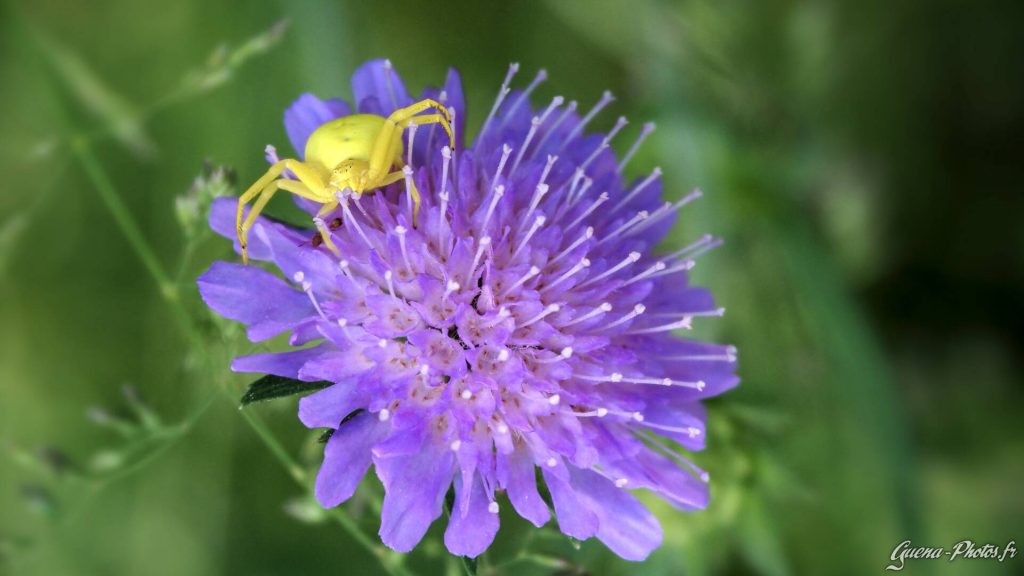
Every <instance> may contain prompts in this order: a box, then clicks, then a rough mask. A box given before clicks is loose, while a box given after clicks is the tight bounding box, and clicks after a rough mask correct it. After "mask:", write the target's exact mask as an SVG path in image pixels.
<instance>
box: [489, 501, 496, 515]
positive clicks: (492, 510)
mask: <svg viewBox="0 0 1024 576" xmlns="http://www.w3.org/2000/svg"><path fill="white" fill-rule="evenodd" d="M487 511H488V512H490V513H491V514H497V513H498V503H497V502H491V503H490V504H488V505H487Z"/></svg>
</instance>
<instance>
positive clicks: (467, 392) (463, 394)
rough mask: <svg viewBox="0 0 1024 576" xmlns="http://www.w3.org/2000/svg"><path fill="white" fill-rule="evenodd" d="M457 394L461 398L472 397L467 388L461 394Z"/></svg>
mask: <svg viewBox="0 0 1024 576" xmlns="http://www.w3.org/2000/svg"><path fill="white" fill-rule="evenodd" d="M459 396H461V397H462V399H463V400H469V399H470V398H472V397H473V393H472V392H470V391H469V390H463V391H462V394H459Z"/></svg>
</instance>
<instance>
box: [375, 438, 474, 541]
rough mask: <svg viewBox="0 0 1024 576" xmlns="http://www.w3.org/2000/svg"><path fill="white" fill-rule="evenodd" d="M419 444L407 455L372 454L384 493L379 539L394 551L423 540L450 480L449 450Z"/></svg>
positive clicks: (450, 458) (451, 461) (439, 511)
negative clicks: (417, 447) (385, 456)
mask: <svg viewBox="0 0 1024 576" xmlns="http://www.w3.org/2000/svg"><path fill="white" fill-rule="evenodd" d="M420 447H421V449H420V450H419V451H416V452H414V453H412V454H410V455H407V456H395V457H391V458H381V457H377V456H375V457H374V466H375V468H376V470H377V476H378V477H379V478H380V481H381V483H383V484H384V492H385V493H384V505H383V507H382V508H381V512H380V538H381V540H382V541H383V542H384V544H387V545H388V547H390V548H391V549H393V550H396V551H398V552H408V551H410V550H412V549H413V548H414V547H415V546H416V544H418V543H419V541H420V540H422V539H423V535H424V534H426V533H427V528H429V527H430V524H431V523H433V521H434V520H436V519H437V517H438V516H440V515H441V503H442V501H443V500H444V495H445V492H447V491H448V486H450V485H451V482H452V473H453V471H454V469H453V466H454V462H453V458H452V452H451V450H449V449H447V447H446V446H440V445H432V444H429V443H427V442H421V444H420Z"/></svg>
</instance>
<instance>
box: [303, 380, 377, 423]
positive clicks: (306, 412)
mask: <svg viewBox="0 0 1024 576" xmlns="http://www.w3.org/2000/svg"><path fill="white" fill-rule="evenodd" d="M365 405H366V401H365V398H364V396H363V394H362V393H361V391H360V390H359V389H358V386H356V384H355V382H342V383H340V384H335V385H334V386H329V387H327V388H324V389H323V390H321V391H319V392H317V393H316V394H311V395H309V396H306V397H305V398H303V399H301V400H299V420H301V421H302V423H303V424H305V425H306V427H307V428H337V427H338V424H340V423H341V421H342V420H343V419H344V418H345V416H348V415H349V414H351V413H352V412H353V411H355V410H357V409H359V408H362V407H364V406H365Z"/></svg>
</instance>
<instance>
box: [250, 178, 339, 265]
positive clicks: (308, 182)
mask: <svg viewBox="0 0 1024 576" xmlns="http://www.w3.org/2000/svg"><path fill="white" fill-rule="evenodd" d="M285 170H290V171H291V172H292V174H295V177H296V178H298V179H299V182H301V183H302V184H303V185H304V186H303V187H302V190H301V191H299V190H298V188H297V187H294V186H291V185H282V184H275V182H277V181H279V180H278V178H279V177H280V176H281V174H283V173H284V171H285ZM280 181H284V182H292V181H291V180H286V179H281V180H280ZM271 186H273V189H271V188H270V187H271ZM278 188H280V189H283V190H287V191H289V192H291V193H292V194H297V195H299V196H303V197H305V198H309V199H310V200H314V201H316V202H320V203H324V202H330V201H331V200H332V198H329V197H328V196H327V193H326V191H325V190H324V181H323V178H322V177H321V176H320V174H319V173H318V172H317V170H316V169H315V168H313V167H311V166H309V165H308V164H304V163H302V162H299V161H298V160H293V159H291V158H287V159H284V160H281V161H279V162H275V163H274V165H273V166H271V167H270V168H269V169H268V170H267V172H266V173H265V174H263V176H261V177H260V179H259V180H257V181H256V182H254V183H253V185H252V186H250V187H249V189H248V190H246V191H245V192H244V193H243V194H242V195H241V196H239V197H238V211H237V213H236V214H235V232H236V233H237V234H238V243H239V244H241V246H242V261H243V262H246V263H248V262H249V254H248V250H247V242H246V241H247V238H248V233H249V227H251V226H252V222H253V221H255V220H256V216H258V215H259V213H260V212H262V211H263V208H264V207H265V206H266V204H267V202H268V201H269V200H270V198H269V197H268V198H267V199H266V200H264V201H262V202H261V201H260V200H262V197H263V196H262V195H264V194H267V195H268V196H271V197H272V196H273V195H274V192H277V190H278ZM256 197H260V200H257V201H256V204H254V205H253V208H252V210H251V211H250V212H249V216H248V218H247V219H246V221H248V222H249V227H245V228H244V229H243V223H242V212H243V210H244V208H245V205H246V204H247V203H248V202H249V201H250V200H252V199H253V198H256Z"/></svg>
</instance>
